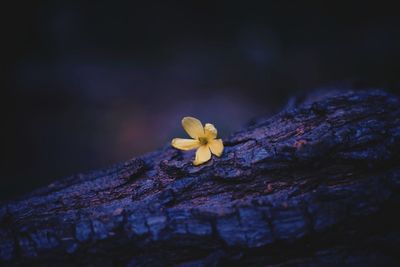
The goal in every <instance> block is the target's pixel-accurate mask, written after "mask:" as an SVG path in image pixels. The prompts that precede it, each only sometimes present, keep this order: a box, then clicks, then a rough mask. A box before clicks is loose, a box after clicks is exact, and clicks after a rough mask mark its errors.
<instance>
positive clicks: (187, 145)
mask: <svg viewBox="0 0 400 267" xmlns="http://www.w3.org/2000/svg"><path fill="white" fill-rule="evenodd" d="M171 145H172V146H173V147H175V148H177V149H180V150H191V149H195V148H198V147H199V146H200V142H199V140H194V139H182V138H174V139H173V140H172V142H171Z"/></svg>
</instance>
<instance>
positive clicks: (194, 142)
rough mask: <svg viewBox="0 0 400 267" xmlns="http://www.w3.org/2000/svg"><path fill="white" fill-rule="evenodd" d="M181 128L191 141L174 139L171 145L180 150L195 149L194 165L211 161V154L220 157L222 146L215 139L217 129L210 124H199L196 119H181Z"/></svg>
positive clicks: (220, 141) (219, 140) (220, 142)
mask: <svg viewBox="0 0 400 267" xmlns="http://www.w3.org/2000/svg"><path fill="white" fill-rule="evenodd" d="M182 126H183V128H184V129H185V131H186V132H187V133H188V134H189V136H190V137H192V138H193V139H182V138H174V139H173V140H172V142H171V145H172V146H173V147H175V148H177V149H180V150H192V149H196V148H197V151H196V159H195V160H194V161H193V164H194V165H200V164H202V163H204V162H207V161H209V160H210V159H211V153H213V154H214V155H216V156H217V157H219V156H221V154H222V151H223V150H224V144H223V143H222V140H221V139H216V138H217V129H215V127H214V125H212V124H211V123H206V125H204V127H203V125H202V124H201V121H199V120H198V119H196V118H192V117H185V118H183V119H182Z"/></svg>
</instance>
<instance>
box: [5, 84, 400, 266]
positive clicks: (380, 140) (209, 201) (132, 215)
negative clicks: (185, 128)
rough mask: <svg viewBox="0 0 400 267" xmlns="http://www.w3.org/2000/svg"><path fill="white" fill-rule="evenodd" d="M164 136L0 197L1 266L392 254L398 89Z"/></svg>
mask: <svg viewBox="0 0 400 267" xmlns="http://www.w3.org/2000/svg"><path fill="white" fill-rule="evenodd" d="M224 143H225V151H224V153H223V155H222V156H221V157H220V158H215V157H214V158H213V159H212V160H211V161H209V162H208V163H206V164H204V165H201V166H197V167H196V166H193V165H192V160H193V157H194V154H193V153H192V152H181V151H178V150H175V149H173V148H172V147H170V146H169V145H168V146H166V147H165V148H164V149H162V150H159V151H156V152H153V153H150V154H147V155H144V156H142V157H138V158H134V159H131V160H129V161H127V162H124V163H121V164H117V165H115V166H112V167H111V168H109V169H107V170H102V171H95V172H92V173H89V174H79V175H76V176H73V177H69V178H67V179H63V180H59V181H56V182H54V183H52V184H50V185H49V186H47V187H45V188H41V189H39V190H37V191H35V192H33V193H31V194H30V195H28V196H25V197H23V198H21V199H18V200H15V201H11V202H8V203H3V204H2V205H1V206H0V263H3V264H4V265H5V266H19V265H24V266H25V265H27V266H55V265H57V266H176V265H177V266H225V265H229V266H309V265H313V266H327V265H328V266H355V265H359V266H382V265H389V266H390V265H393V266H395V265H396V263H399V262H400V229H399V225H400V219H399V217H400V216H398V215H399V211H400V209H399V208H400V198H399V192H400V164H399V162H400V161H399V159H400V152H399V151H400V102H399V100H398V99H397V98H395V97H394V96H391V95H389V94H386V93H385V92H382V91H365V92H356V93H354V92H349V93H343V94H340V95H336V96H330V97H327V98H323V99H320V100H319V101H318V102H314V103H312V104H304V105H302V106H300V107H298V108H294V109H291V110H285V111H283V112H281V113H279V114H277V115H275V116H273V117H271V118H264V119H260V120H257V123H255V124H253V125H251V126H249V127H248V128H246V129H244V130H243V131H240V132H238V133H235V134H233V135H232V136H231V137H230V138H228V139H226V140H224Z"/></svg>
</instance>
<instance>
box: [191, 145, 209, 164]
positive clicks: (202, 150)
mask: <svg viewBox="0 0 400 267" xmlns="http://www.w3.org/2000/svg"><path fill="white" fill-rule="evenodd" d="M210 158H211V152H210V149H209V148H208V146H201V147H199V149H197V151H196V159H195V160H194V161H193V164H194V165H200V164H202V163H204V162H207V161H209V160H210Z"/></svg>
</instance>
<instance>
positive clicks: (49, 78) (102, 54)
mask: <svg viewBox="0 0 400 267" xmlns="http://www.w3.org/2000/svg"><path fill="white" fill-rule="evenodd" d="M302 2H303V3H301V2H300V1H292V2H290V1H259V2H258V3H255V2H251V1H241V2H239V1H179V2H178V1H176V2H175V1H162V2H161V1H160V2H154V1H67V0H65V1H25V2H18V3H11V4H8V6H5V7H3V12H4V13H6V14H5V16H3V18H2V20H4V21H3V23H2V24H3V27H4V30H3V31H2V41H3V45H4V44H5V45H6V48H3V49H2V50H3V51H2V52H3V60H2V62H3V64H4V67H3V75H4V74H5V75H4V76H5V79H4V81H5V83H4V86H3V88H2V89H3V90H2V93H3V94H2V95H3V101H2V102H3V105H2V115H3V116H4V117H5V118H3V120H2V127H1V129H2V130H1V135H2V140H3V144H2V146H1V147H2V158H3V159H2V161H1V181H0V200H7V199H11V198H15V197H17V196H19V195H21V194H24V193H26V192H28V191H31V190H32V189H34V188H37V187H39V186H43V185H45V184H47V183H50V182H51V181H53V180H54V179H58V178H61V177H64V176H69V175H72V174H75V173H79V172H85V171H88V170H91V169H98V168H103V167H107V166H108V165H110V164H113V163H116V162H119V161H123V160H127V159H129V158H131V157H134V156H137V155H140V154H143V153H146V152H149V151H152V150H155V149H158V148H161V147H163V146H164V145H165V144H167V143H168V142H169V141H170V140H171V139H172V138H173V137H185V136H186V135H185V133H184V132H183V130H182V128H181V125H180V120H181V118H182V117H183V116H188V115H191V116H195V117H197V118H200V119H201V120H202V121H203V122H204V123H205V122H211V123H215V124H216V126H217V128H218V130H219V132H220V133H221V135H222V137H226V136H228V135H229V134H231V133H232V132H234V131H236V130H239V129H240V128H241V127H243V126H244V125H246V123H247V122H248V121H250V120H251V119H253V118H255V117H257V116H260V115H265V114H272V113H274V112H277V111H279V110H280V109H282V107H284V106H285V105H286V104H287V102H288V101H289V99H290V98H291V97H294V96H299V97H301V96H304V95H306V94H307V93H309V92H310V91H312V90H316V89H321V88H325V89H326V90H336V89H341V88H345V89H347V88H353V89H356V90H357V89H363V88H367V87H381V88H385V89H386V90H388V91H390V92H392V93H395V94H397V93H398V91H399V88H400V76H399V73H398V72H399V70H400V68H399V67H400V66H399V65H400V64H399V62H400V30H399V26H400V23H399V22H400V18H399V16H398V10H397V9H396V8H395V7H394V6H386V5H384V4H383V2H379V4H378V3H368V2H369V1H364V2H360V3H355V2H354V3H352V2H351V1H347V3H346V4H341V5H339V4H333V3H335V2H334V1H328V2H329V3H330V4H328V2H326V1H319V2H318V3H317V4H315V3H314V4H311V3H310V2H308V3H307V4H306V3H305V1H302Z"/></svg>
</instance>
